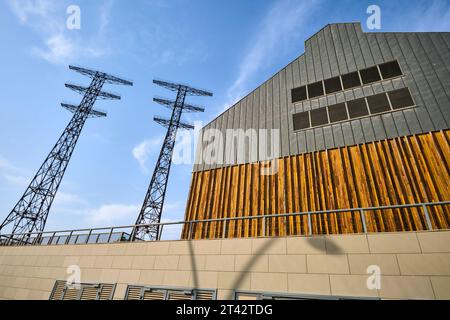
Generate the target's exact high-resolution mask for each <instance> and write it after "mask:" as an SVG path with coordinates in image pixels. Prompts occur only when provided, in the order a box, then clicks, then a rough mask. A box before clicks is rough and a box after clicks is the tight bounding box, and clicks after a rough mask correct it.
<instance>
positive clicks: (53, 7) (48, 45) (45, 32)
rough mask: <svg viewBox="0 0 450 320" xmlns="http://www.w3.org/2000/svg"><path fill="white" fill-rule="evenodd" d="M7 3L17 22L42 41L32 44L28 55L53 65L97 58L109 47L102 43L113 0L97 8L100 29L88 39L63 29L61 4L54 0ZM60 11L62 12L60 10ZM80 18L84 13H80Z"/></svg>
mask: <svg viewBox="0 0 450 320" xmlns="http://www.w3.org/2000/svg"><path fill="white" fill-rule="evenodd" d="M8 3H9V6H10V8H11V10H12V12H13V13H14V14H15V15H16V16H17V18H18V19H19V21H20V22H21V23H22V24H24V25H25V26H27V27H29V28H31V29H32V30H33V31H34V32H35V33H36V34H37V35H38V37H39V38H41V40H42V42H43V44H42V45H41V46H33V47H31V54H32V55H34V56H36V57H38V58H41V59H44V60H46V61H48V62H50V63H53V64H68V63H70V62H73V61H74V60H76V59H79V58H97V57H100V56H103V55H106V54H108V53H109V52H110V50H109V49H108V48H107V47H106V46H105V45H104V41H102V40H103V38H104V33H105V30H106V28H107V26H108V24H109V15H110V11H111V7H112V4H113V1H111V0H110V1H106V2H104V4H103V5H102V6H101V7H100V11H99V17H100V18H99V29H98V32H97V33H96V34H94V35H93V36H92V37H89V38H81V37H80V34H79V32H77V31H73V30H72V31H71V30H68V29H66V18H67V15H65V14H64V13H65V10H62V9H63V8H62V7H61V6H62V5H63V4H62V3H61V2H58V1H53V0H35V1H33V0H9V1H8ZM61 12H62V13H61ZM81 19H82V21H83V15H81Z"/></svg>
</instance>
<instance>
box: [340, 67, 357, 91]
mask: <svg viewBox="0 0 450 320" xmlns="http://www.w3.org/2000/svg"><path fill="white" fill-rule="evenodd" d="M342 84H343V86H344V89H350V88H354V87H359V86H360V85H361V81H360V80H359V75H358V72H357V71H355V72H351V73H347V74H343V75H342Z"/></svg>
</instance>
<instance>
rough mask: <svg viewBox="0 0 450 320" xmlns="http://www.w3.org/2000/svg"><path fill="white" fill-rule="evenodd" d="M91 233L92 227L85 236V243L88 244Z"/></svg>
mask: <svg viewBox="0 0 450 320" xmlns="http://www.w3.org/2000/svg"><path fill="white" fill-rule="evenodd" d="M91 234H92V229H91V230H89V233H88V236H87V238H86V242H85V243H86V244H88V243H89V238H90V237H91Z"/></svg>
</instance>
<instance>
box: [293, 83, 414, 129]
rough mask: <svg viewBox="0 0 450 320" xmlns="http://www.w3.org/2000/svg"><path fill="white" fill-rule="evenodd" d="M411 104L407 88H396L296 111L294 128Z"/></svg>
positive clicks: (318, 124)
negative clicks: (321, 106) (312, 108)
mask: <svg viewBox="0 0 450 320" xmlns="http://www.w3.org/2000/svg"><path fill="white" fill-rule="evenodd" d="M391 106H392V108H391ZM411 106H414V101H413V98H412V97H411V93H410V92H409V90H408V88H403V89H398V90H394V91H390V92H387V93H385V92H384V93H380V94H376V95H373V96H369V97H366V98H360V99H356V100H351V101H347V102H342V103H338V104H334V105H331V106H328V107H324V108H318V109H314V110H311V111H305V112H300V113H296V114H294V115H293V120H294V130H302V129H307V128H311V127H317V126H322V125H326V124H329V123H335V122H340V121H345V120H349V119H355V118H359V117H364V116H368V115H371V114H377V113H382V112H387V111H392V110H397V109H401V108H406V107H411Z"/></svg>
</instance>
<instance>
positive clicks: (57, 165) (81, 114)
mask: <svg viewBox="0 0 450 320" xmlns="http://www.w3.org/2000/svg"><path fill="white" fill-rule="evenodd" d="M69 68H70V69H71V70H74V71H76V72H79V73H81V74H82V75H85V76H88V77H90V78H91V79H92V82H91V84H90V86H89V87H87V88H86V87H82V86H78V85H74V84H66V87H67V88H69V89H72V90H74V91H76V92H78V93H81V94H84V97H83V99H82V101H81V103H80V105H78V106H75V105H71V104H67V103H62V104H61V106H62V107H64V108H66V109H68V110H69V111H71V112H72V113H73V114H74V115H73V117H72V120H70V122H69V124H68V125H67V127H66V129H65V130H64V132H63V133H62V135H61V137H60V138H59V140H58V142H56V144H55V146H54V147H53V149H52V150H51V151H50V154H49V155H48V156H47V158H46V159H45V161H44V163H43V164H42V166H41V167H40V169H39V170H38V172H37V173H36V175H35V176H34V178H33V180H32V181H31V183H30V184H29V186H28V188H27V189H26V191H25V193H24V194H23V196H22V198H21V199H20V200H19V202H18V203H17V204H16V206H15V207H14V209H12V211H11V213H10V214H9V215H8V216H7V217H6V219H5V221H3V223H2V224H1V225H0V232H2V233H3V234H5V232H4V228H5V227H7V226H12V228H11V231H10V232H9V233H10V234H11V235H12V239H15V237H14V235H23V237H21V238H22V239H21V240H22V241H23V240H24V239H25V240H24V241H26V238H29V237H30V233H32V232H42V231H44V228H45V223H46V221H47V217H48V214H49V211H50V208H51V206H52V203H53V199H54V198H55V195H56V192H57V191H58V188H59V185H60V183H61V180H62V178H63V176H64V172H65V171H66V168H67V165H68V164H69V160H70V157H71V156H72V153H73V150H74V148H75V145H76V143H77V141H78V138H79V137H80V133H81V130H82V129H83V126H84V124H85V122H86V120H87V118H90V117H105V116H106V113H105V112H102V111H99V110H95V109H93V106H94V103H95V101H96V100H97V98H99V99H113V100H119V99H120V96H118V95H115V94H112V93H109V92H105V91H102V87H103V85H104V84H105V83H111V84H121V85H129V86H132V85H133V83H132V82H130V81H126V80H123V79H120V78H117V77H115V76H112V75H109V74H106V73H103V72H99V71H93V70H89V69H85V68H80V67H74V66H69ZM27 235H28V236H27Z"/></svg>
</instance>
